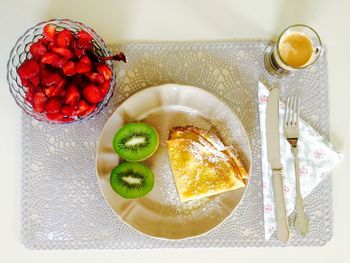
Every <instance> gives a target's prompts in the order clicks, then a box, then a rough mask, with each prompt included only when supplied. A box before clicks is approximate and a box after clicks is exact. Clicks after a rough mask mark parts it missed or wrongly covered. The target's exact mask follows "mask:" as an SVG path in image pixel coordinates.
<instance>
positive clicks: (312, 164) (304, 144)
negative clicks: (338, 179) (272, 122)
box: [258, 82, 343, 240]
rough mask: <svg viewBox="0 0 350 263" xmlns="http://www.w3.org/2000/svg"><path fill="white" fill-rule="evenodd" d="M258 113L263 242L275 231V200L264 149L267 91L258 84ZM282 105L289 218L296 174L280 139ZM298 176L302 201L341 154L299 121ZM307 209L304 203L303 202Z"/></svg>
mask: <svg viewBox="0 0 350 263" xmlns="http://www.w3.org/2000/svg"><path fill="white" fill-rule="evenodd" d="M258 89H259V97H258V102H259V114H260V132H261V145H262V147H261V148H262V174H263V196H264V220H265V239H266V240H268V239H270V238H271V236H272V235H273V234H274V232H275V230H276V219H275V211H274V197H273V187H272V171H271V168H270V165H269V163H268V161H267V149H266V128H265V127H266V126H265V120H266V105H267V98H268V95H269V91H268V89H267V88H266V87H265V86H264V85H263V84H262V83H261V82H259V85H258ZM283 118H284V104H283V103H280V145H281V162H282V165H283V177H284V193H285V200H286V209H287V213H288V215H290V214H291V213H292V212H293V211H294V206H295V174H294V159H293V155H292V153H291V149H290V145H289V143H288V142H287V140H286V139H285V138H284V136H283ZM299 127H300V136H299V141H298V149H299V174H300V186H301V195H302V196H303V198H305V197H306V196H307V195H308V194H310V193H311V191H312V190H313V189H314V188H315V187H316V186H317V185H318V184H319V183H320V182H321V181H322V179H323V178H325V176H326V175H327V174H328V173H329V172H330V171H331V170H332V169H333V168H334V167H335V166H336V165H337V164H338V163H339V162H340V160H341V159H342V157H343V156H342V154H340V153H338V152H336V151H335V149H334V147H333V146H332V145H331V144H330V143H329V142H328V141H327V140H326V139H324V138H323V137H322V136H321V135H319V134H318V133H317V132H316V131H315V130H314V129H313V128H312V127H310V126H309V125H308V124H307V123H305V122H304V121H303V120H300V123H299ZM306 206H307V203H306Z"/></svg>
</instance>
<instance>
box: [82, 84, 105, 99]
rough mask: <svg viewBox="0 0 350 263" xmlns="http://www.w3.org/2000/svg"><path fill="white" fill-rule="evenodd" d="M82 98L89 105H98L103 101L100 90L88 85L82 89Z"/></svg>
mask: <svg viewBox="0 0 350 263" xmlns="http://www.w3.org/2000/svg"><path fill="white" fill-rule="evenodd" d="M83 96H84V98H85V99H86V100H87V101H89V102H91V103H98V102H100V101H101V100H103V96H102V94H101V92H100V90H99V89H98V87H97V86H95V85H93V84H89V85H87V86H86V87H85V88H84V89H83Z"/></svg>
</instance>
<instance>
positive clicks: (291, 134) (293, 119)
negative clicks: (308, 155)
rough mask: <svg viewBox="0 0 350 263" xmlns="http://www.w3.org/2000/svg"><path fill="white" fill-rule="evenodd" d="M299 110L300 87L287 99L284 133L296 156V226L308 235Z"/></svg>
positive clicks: (300, 232)
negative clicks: (300, 146)
mask: <svg viewBox="0 0 350 263" xmlns="http://www.w3.org/2000/svg"><path fill="white" fill-rule="evenodd" d="M299 110H300V92H299V89H298V91H297V94H296V95H293V96H290V97H288V99H287V105H286V110H285V116H284V120H285V122H284V133H285V137H286V139H287V141H288V142H289V143H290V146H291V150H292V153H293V156H294V169H295V182H296V196H295V208H296V218H295V227H296V229H297V230H298V232H299V234H301V235H303V236H304V235H306V234H307V233H308V232H309V219H308V217H307V216H306V214H305V211H304V201H303V198H302V197H301V193H300V178H299V160H298V139H299Z"/></svg>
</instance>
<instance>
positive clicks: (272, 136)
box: [266, 88, 289, 243]
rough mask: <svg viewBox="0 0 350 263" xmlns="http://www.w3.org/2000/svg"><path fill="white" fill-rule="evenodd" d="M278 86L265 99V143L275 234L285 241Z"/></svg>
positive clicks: (285, 228) (287, 237) (284, 205)
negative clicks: (272, 200)
mask: <svg viewBox="0 0 350 263" xmlns="http://www.w3.org/2000/svg"><path fill="white" fill-rule="evenodd" d="M279 94H280V92H279V88H273V89H272V90H271V91H270V95H269V97H268V100H267V108H266V145H267V159H268V162H269V163H270V165H271V169H272V183H273V192H274V199H275V215H276V221H277V230H276V235H277V238H278V240H280V241H281V242H283V243H286V242H287V241H288V239H289V225H288V220H287V212H286V203H285V198H284V191H283V177H282V171H283V167H282V164H281V153H280V133H279Z"/></svg>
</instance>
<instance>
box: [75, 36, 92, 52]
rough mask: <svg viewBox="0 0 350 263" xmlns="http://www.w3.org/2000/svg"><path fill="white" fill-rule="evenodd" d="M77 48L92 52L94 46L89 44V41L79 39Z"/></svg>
mask: <svg viewBox="0 0 350 263" xmlns="http://www.w3.org/2000/svg"><path fill="white" fill-rule="evenodd" d="M77 47H78V48H81V49H87V50H92V48H93V47H94V45H93V44H92V43H91V42H90V40H85V39H81V38H80V39H78V41H77Z"/></svg>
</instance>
